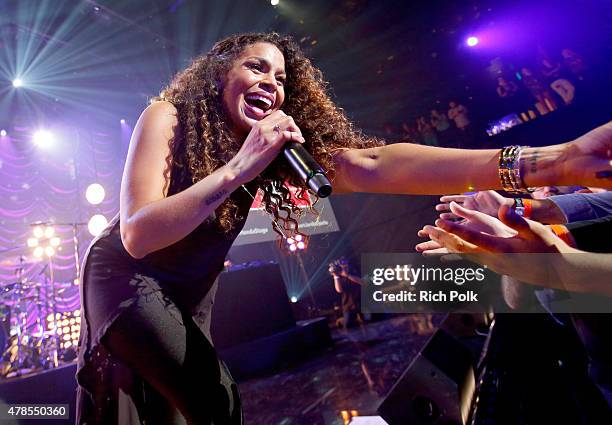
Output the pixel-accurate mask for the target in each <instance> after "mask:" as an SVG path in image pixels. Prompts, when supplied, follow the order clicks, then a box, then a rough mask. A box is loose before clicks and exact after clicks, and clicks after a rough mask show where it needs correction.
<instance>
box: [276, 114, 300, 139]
mask: <svg viewBox="0 0 612 425" xmlns="http://www.w3.org/2000/svg"><path fill="white" fill-rule="evenodd" d="M279 125H280V126H281V128H282V129H283V130H288V131H292V132H294V133H299V134H300V135H301V134H302V130H300V128H299V127H298V126H297V124H296V123H295V121H294V120H293V118H292V117H290V116H289V115H287V116H285V117H283V119H282V120H281V121H280V122H279Z"/></svg>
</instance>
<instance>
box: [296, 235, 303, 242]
mask: <svg viewBox="0 0 612 425" xmlns="http://www.w3.org/2000/svg"><path fill="white" fill-rule="evenodd" d="M302 239H303V237H302V235H299V234H298V235H295V240H296V241H298V242H299V241H301V240H302Z"/></svg>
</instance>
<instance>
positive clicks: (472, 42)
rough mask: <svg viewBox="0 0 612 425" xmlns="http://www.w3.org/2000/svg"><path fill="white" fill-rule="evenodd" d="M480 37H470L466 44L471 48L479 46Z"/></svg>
mask: <svg viewBox="0 0 612 425" xmlns="http://www.w3.org/2000/svg"><path fill="white" fill-rule="evenodd" d="M478 41H479V40H478V37H475V36H473V35H472V36H470V37H468V38H467V40H466V41H465V43H466V44H467V45H468V46H469V47H474V46H476V45H477V44H478Z"/></svg>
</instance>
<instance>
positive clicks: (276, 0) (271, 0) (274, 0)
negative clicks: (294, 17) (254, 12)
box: [270, 0, 279, 6]
mask: <svg viewBox="0 0 612 425" xmlns="http://www.w3.org/2000/svg"><path fill="white" fill-rule="evenodd" d="M278 3H279V0H270V4H271V5H272V6H278Z"/></svg>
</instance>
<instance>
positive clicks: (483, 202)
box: [436, 190, 514, 220]
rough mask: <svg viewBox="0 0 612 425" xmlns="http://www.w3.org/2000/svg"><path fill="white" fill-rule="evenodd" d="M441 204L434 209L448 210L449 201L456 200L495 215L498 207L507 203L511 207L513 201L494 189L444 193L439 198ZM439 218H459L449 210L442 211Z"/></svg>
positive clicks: (492, 215)
mask: <svg viewBox="0 0 612 425" xmlns="http://www.w3.org/2000/svg"><path fill="white" fill-rule="evenodd" d="M440 202H443V203H442V204H438V205H436V211H448V210H449V209H450V206H449V203H450V202H457V203H459V204H463V206H464V207H465V208H467V209H470V210H474V211H480V212H481V213H484V214H487V215H490V216H491V217H497V212H498V211H499V207H501V206H502V205H508V206H509V207H511V206H512V205H513V204H514V201H513V200H512V199H510V198H504V197H503V196H501V195H500V194H499V193H497V192H495V191H494V190H484V191H481V192H476V193H474V194H472V195H445V196H442V197H441V198H440ZM440 218H442V219H444V220H452V219H456V218H459V217H458V216H457V215H456V214H454V213H452V212H450V213H447V212H443V213H442V214H440Z"/></svg>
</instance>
